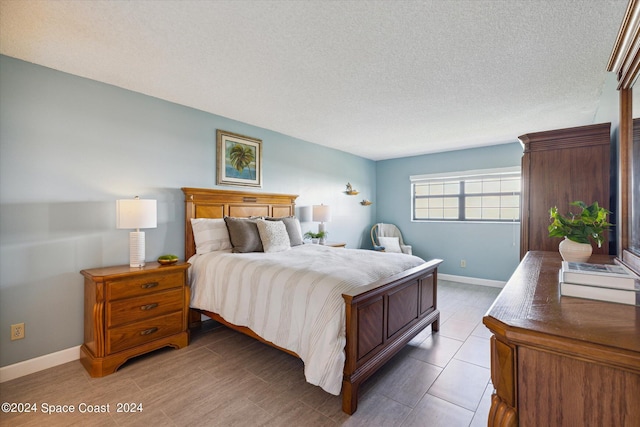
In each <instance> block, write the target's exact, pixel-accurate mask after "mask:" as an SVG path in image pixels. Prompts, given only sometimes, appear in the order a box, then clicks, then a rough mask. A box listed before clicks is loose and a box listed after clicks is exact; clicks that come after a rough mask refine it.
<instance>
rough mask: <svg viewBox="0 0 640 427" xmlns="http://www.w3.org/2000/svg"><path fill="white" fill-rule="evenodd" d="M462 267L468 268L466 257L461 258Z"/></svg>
mask: <svg viewBox="0 0 640 427" xmlns="http://www.w3.org/2000/svg"><path fill="white" fill-rule="evenodd" d="M460 268H467V260H466V259H461V260H460Z"/></svg>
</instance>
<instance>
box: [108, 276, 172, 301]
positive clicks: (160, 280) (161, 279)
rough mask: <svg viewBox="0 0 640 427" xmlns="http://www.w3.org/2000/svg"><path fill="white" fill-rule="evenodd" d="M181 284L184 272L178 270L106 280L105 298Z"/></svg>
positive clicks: (142, 292) (161, 289)
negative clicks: (168, 272)
mask: <svg viewBox="0 0 640 427" xmlns="http://www.w3.org/2000/svg"><path fill="white" fill-rule="evenodd" d="M183 284H184V274H183V273H182V272H180V271H176V272H175V273H170V274H153V275H152V274H146V275H140V276H139V277H138V276H136V277H130V278H127V279H122V280H114V281H107V299H109V300H115V299H120V298H128V297H133V296H141V295H148V294H150V293H152V292H158V291H164V290H166V289H171V288H177V287H181V286H183Z"/></svg>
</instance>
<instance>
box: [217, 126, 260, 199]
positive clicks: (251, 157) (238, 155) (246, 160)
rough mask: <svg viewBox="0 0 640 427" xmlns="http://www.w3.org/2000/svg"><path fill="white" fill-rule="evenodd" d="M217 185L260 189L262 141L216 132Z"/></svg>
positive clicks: (222, 131)
mask: <svg viewBox="0 0 640 427" xmlns="http://www.w3.org/2000/svg"><path fill="white" fill-rule="evenodd" d="M216 140H217V149H216V157H217V158H216V168H217V179H216V183H217V184H218V185H237V186H242V187H262V140H260V139H257V138H251V137H248V136H245V135H240V134H237V133H232V132H227V131H224V130H220V129H218V130H217V131H216Z"/></svg>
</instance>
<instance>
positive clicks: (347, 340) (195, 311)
mask: <svg viewBox="0 0 640 427" xmlns="http://www.w3.org/2000/svg"><path fill="white" fill-rule="evenodd" d="M182 191H183V192H184V195H185V259H187V260H191V262H192V264H194V265H198V264H203V265H204V263H205V261H206V260H205V258H211V261H206V262H212V263H223V264H217V265H216V266H214V267H209V270H211V274H215V272H216V271H220V270H221V269H222V267H221V265H232V264H231V263H234V264H233V265H234V267H233V268H235V269H239V271H244V270H248V269H249V268H258V267H255V265H256V264H260V263H265V262H267V261H266V260H267V259H271V258H274V259H275V258H277V256H276V255H274V254H271V253H269V254H267V253H264V254H262V253H249V254H229V253H228V252H230V251H226V252H227V253H225V251H220V253H214V254H207V255H206V256H203V255H196V245H195V240H194V233H193V229H192V222H191V220H192V219H196V218H224V217H236V218H247V217H278V218H284V217H291V216H293V215H294V213H295V200H296V198H297V196H295V195H288V194H269V193H254V192H244V191H229V190H218V189H197V188H183V189H182ZM341 251H348V252H341ZM237 255H241V256H237ZM389 255H391V254H385V253H379V252H375V251H365V250H352V249H342V248H330V247H324V246H319V245H301V246H299V247H297V248H292V249H291V250H290V251H288V252H287V262H289V263H290V264H296V263H297V262H298V261H296V260H298V259H300V258H299V257H304V256H307V257H308V259H314V260H316V264H322V263H323V262H324V263H327V262H328V263H333V262H334V261H335V262H336V263H337V262H338V259H337V257H340V258H344V259H348V260H350V261H348V262H352V263H353V264H352V265H353V266H354V268H345V267H344V266H343V267H341V270H340V269H334V270H340V271H341V272H340V273H336V274H335V275H337V276H341V277H342V276H344V278H345V280H344V281H343V282H341V283H344V282H349V283H356V282H357V286H346V287H342V288H338V290H333V291H326V292H327V293H331V292H333V293H334V294H335V293H336V292H338V294H337V295H338V296H337V297H335V295H334V297H335V299H336V300H337V303H336V302H335V301H333V300H332V301H333V302H332V303H331V304H333V305H335V304H338V307H337V308H338V311H335V310H334V311H331V312H330V313H331V316H332V318H334V320H335V317H336V313H339V324H340V326H339V329H338V330H337V332H336V333H335V334H336V335H337V337H333V336H327V337H325V338H317V337H315V336H314V338H313V339H312V340H310V339H309V338H308V337H307V338H306V340H307V341H312V342H314V343H315V342H323V341H331V343H332V345H333V346H334V347H335V345H339V351H335V348H333V349H329V350H327V352H329V353H335V354H336V359H335V360H334V359H332V360H333V361H332V362H330V363H327V365H336V366H327V372H320V373H318V372H315V371H314V369H310V373H308V372H307V369H308V366H307V365H311V364H312V361H311V360H310V359H313V357H310V356H309V354H308V353H309V352H308V351H307V350H306V347H305V346H296V345H288V344H287V343H288V342H289V341H288V340H287V339H284V340H280V339H279V336H278V334H277V333H275V332H269V331H268V327H267V326H265V328H263V327H262V325H261V324H259V323H255V322H253V323H252V322H249V321H245V320H246V318H247V316H249V317H251V316H254V317H255V315H254V312H256V311H260V310H262V311H268V310H269V309H268V308H267V309H265V308H249V309H245V311H247V312H250V313H251V315H246V316H242V315H238V316H237V315H235V314H234V315H231V314H229V313H230V312H229V311H227V312H226V313H227V315H226V317H227V318H225V316H223V315H221V314H220V313H218V312H217V311H218V309H217V307H218V306H216V305H215V303H213V304H211V305H208V304H207V303H206V302H201V301H202V299H198V298H204V299H205V300H206V299H207V297H206V293H203V291H202V286H203V283H205V282H206V280H208V279H204V278H203V277H204V273H197V274H194V273H193V272H194V271H200V270H197V269H194V267H192V270H193V271H192V294H193V295H194V298H192V309H191V315H190V320H191V321H190V323H191V325H192V326H195V325H196V324H197V323H198V322H199V321H200V319H201V315H202V314H204V315H206V316H208V317H210V318H212V319H214V320H216V321H218V322H220V323H222V324H224V325H226V326H227V327H230V328H232V329H234V330H237V331H240V332H242V333H244V334H247V335H249V336H251V337H253V338H256V339H258V340H260V341H262V342H265V343H266V344H269V345H271V346H273V347H276V348H278V349H280V350H282V351H285V352H287V353H289V354H291V355H293V356H295V357H299V358H301V359H302V360H303V361H304V362H305V376H307V380H308V381H309V375H311V376H313V375H316V376H318V377H323V376H326V375H328V374H329V377H335V376H336V375H335V371H336V369H339V371H338V376H339V377H341V378H337V381H338V382H340V380H341V385H340V384H338V386H337V388H336V387H335V384H334V383H335V380H336V378H332V379H331V381H327V382H322V381H324V380H317V379H316V380H314V381H310V382H312V383H315V384H317V385H321V386H322V387H323V389H325V390H327V391H329V392H331V393H333V394H338V392H341V393H342V409H343V411H344V412H346V413H347V414H353V413H354V412H355V411H356V409H357V400H358V389H359V387H360V385H361V384H362V383H363V381H365V380H366V379H367V378H368V377H370V376H371V375H372V374H373V373H374V372H376V371H377V370H378V369H379V368H380V367H382V366H383V365H384V364H385V363H386V362H387V361H388V360H389V359H390V358H391V357H392V356H393V355H395V354H396V353H397V352H398V351H400V350H401V349H402V347H403V346H404V345H405V344H406V343H407V342H409V341H410V340H411V339H412V338H413V337H414V336H415V335H417V334H418V333H419V332H420V331H421V330H422V329H424V328H425V327H427V326H429V325H431V327H432V330H433V331H434V332H436V331H438V329H439V319H440V313H439V311H438V309H437V267H438V265H439V264H440V263H441V262H442V260H438V259H434V260H430V261H427V262H424V261H422V260H419V261H420V262H419V263H415V262H414V261H410V259H412V258H415V257H411V256H409V255H402V254H394V255H393V256H396V257H400V258H402V259H400V258H396V260H397V261H398V262H396V263H395V264H398V265H401V266H402V270H401V271H394V273H393V274H392V275H391V276H389V277H385V278H383V279H377V280H372V281H370V282H369V280H371V279H370V278H371V277H375V276H371V273H370V272H369V271H366V272H365V271H364V270H362V269H359V268H355V266H357V265H359V261H358V260H357V258H363V257H371V256H373V257H383V258H376V259H374V260H373V261H372V262H373V263H374V264H380V265H381V266H382V264H383V263H385V262H387V260H389V261H388V262H389V263H390V264H394V262H393V259H394V258H393V256H391V257H389ZM350 257H355V258H353V259H354V260H352V258H350ZM403 257H404V258H403ZM243 260H245V261H243ZM319 260H325V261H322V262H320V261H319ZM236 262H238V263H239V262H249V263H253V264H247V267H237V266H235V263H236ZM224 263H227V264H224ZM405 263H406V264H405ZM214 265H215V264H214ZM349 265H351V264H349ZM405 265H406V267H405ZM249 266H250V267H249ZM228 268H231V267H228ZM283 268H284V267H283ZM390 268H391V267H390ZM393 268H395V269H396V270H397V269H398V268H400V267H397V266H395V267H393ZM369 269H370V267H367V270H369ZM381 269H382V267H381ZM203 271H204V270H203ZM253 274H254V276H256V273H253ZM278 274H289V273H278ZM309 274H311V273H309ZM313 274H316V273H315V272H314V273H313ZM318 274H320V273H318ZM322 274H325V273H322ZM247 275H250V274H249V273H247ZM263 276H264V274H263V273H260V275H259V277H263ZM234 277H236V276H234ZM281 277H282V276H281ZM287 277H288V279H287V282H295V281H296V280H298V281H299V282H300V284H299V286H302V287H304V286H307V285H306V284H305V283H303V282H304V280H302V279H297V277H300V276H299V275H298V274H297V273H295V272H294V273H291V274H290V277H289V276H287ZM313 277H314V279H313V281H314V286H316V285H317V283H318V282H321V281H326V280H329V279H326V278H325V277H324V276H313ZM305 280H306V279H305ZM235 281H237V282H238V283H235ZM243 283H244V280H243V279H242V278H240V277H239V278H237V279H234V283H233V286H234V288H233V289H234V290H233V292H235V293H237V294H238V295H241V294H242V295H244V297H242V298H238V299H242V300H246V299H259V300H261V301H262V300H266V299H268V298H266V297H263V296H260V297H259V298H258V297H253V298H252V297H248V296H247V295H253V294H254V293H255V292H260V291H262V292H266V291H263V290H262V288H261V287H255V286H254V285H251V284H248V285H246V289H249V290H251V289H253V291H249V292H248V291H247V290H246V289H245V290H242V289H243V288H242V286H244V285H243ZM196 286H197V287H196ZM252 286H254V287H253V288H252ZM296 286H298V285H296ZM194 287H195V288H194ZM235 287H238V289H239V290H235ZM256 289H257V291H256ZM316 289H322V288H321V287H319V286H316V287H314V292H315V290H316ZM269 292H271V291H269ZM273 292H274V293H275V292H276V291H273ZM197 295H200V297H198V296H197ZM340 297H341V299H342V300H340ZM225 298H227V297H226V296H225ZM290 299H294V297H291V298H290ZM307 299H308V298H307ZM313 299H316V298H315V297H314V298H313ZM194 301H196V303H194ZM331 304H329V305H331ZM324 305H327V304H324ZM318 310H320V309H318ZM322 310H324V308H323V309H322ZM220 311H221V312H224V311H223V308H221V310H220ZM237 311H242V310H240V309H238V310H237ZM273 311H274V312H275V311H277V312H280V311H281V307H278V308H277V309H275V308H274V309H273ZM283 312H284V311H283ZM323 313H324V312H323ZM258 317H259V316H258ZM321 317H322V316H321ZM230 319H231V320H230ZM265 319H267V318H266V317H265ZM332 322H333V321H332ZM265 323H268V322H265ZM300 323H303V322H300ZM331 324H333V323H331ZM247 325H249V326H250V325H253V327H249V326H247ZM332 327H333V326H332ZM263 329H266V330H263ZM316 329H317V328H316ZM322 329H323V331H326V330H329V329H330V328H329V326H327V327H326V328H322ZM287 333H288V332H287ZM312 334H313V332H312ZM327 334H328V335H332V333H327ZM302 339H303V340H304V339H305V338H304V337H303V338H302ZM283 343H284V344H283ZM336 343H337V344H336ZM342 346H344V351H342ZM298 353H300V354H298ZM305 359H307V360H305ZM322 364H324V362H323V363H322ZM316 365H317V363H316ZM340 371H341V375H339V374H340ZM313 372H315V373H313ZM317 381H320V382H321V384H318V382H317ZM327 384H329V385H327Z"/></svg>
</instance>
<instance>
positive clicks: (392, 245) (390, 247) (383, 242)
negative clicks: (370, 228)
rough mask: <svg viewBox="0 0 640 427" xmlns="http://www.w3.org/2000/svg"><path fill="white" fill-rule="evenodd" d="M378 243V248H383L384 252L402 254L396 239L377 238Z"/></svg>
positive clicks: (398, 240) (398, 241)
mask: <svg viewBox="0 0 640 427" xmlns="http://www.w3.org/2000/svg"><path fill="white" fill-rule="evenodd" d="M378 242H380V246H384V251H385V252H398V253H402V249H400V239H398V238H397V237H378Z"/></svg>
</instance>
